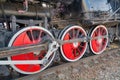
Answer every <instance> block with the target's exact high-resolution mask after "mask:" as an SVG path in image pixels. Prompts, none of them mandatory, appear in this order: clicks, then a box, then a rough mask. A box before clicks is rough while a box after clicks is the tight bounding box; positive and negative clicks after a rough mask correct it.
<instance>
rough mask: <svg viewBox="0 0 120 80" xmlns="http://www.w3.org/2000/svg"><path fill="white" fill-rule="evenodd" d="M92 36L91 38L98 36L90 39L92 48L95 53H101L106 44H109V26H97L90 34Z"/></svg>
mask: <svg viewBox="0 0 120 80" xmlns="http://www.w3.org/2000/svg"><path fill="white" fill-rule="evenodd" d="M102 36H104V37H102ZM105 36H106V37H105ZM90 37H91V38H95V37H98V38H97V39H93V40H92V39H91V40H90V48H91V50H92V52H93V53H94V54H101V53H102V52H103V51H104V50H105V49H106V46H107V44H108V30H107V28H106V27H105V26H103V25H99V26H97V27H95V28H94V29H93V31H92V33H91V34H90Z"/></svg>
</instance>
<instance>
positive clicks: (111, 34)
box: [0, 0, 120, 76]
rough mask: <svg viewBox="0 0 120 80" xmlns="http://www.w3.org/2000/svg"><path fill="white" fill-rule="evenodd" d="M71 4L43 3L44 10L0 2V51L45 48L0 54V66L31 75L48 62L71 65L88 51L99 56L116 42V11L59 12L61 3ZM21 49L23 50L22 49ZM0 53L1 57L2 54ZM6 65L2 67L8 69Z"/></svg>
mask: <svg viewBox="0 0 120 80" xmlns="http://www.w3.org/2000/svg"><path fill="white" fill-rule="evenodd" d="M5 1H6V0H5ZM11 1H12V0H11ZM25 1H26V0H25ZM33 1H34V0H33ZM35 1H36V0H35ZM46 1H47V0H46ZM46 1H43V2H46ZM72 1H73V0H71V2H69V1H68V2H67V3H63V2H61V3H60V2H59V1H58V2H55V3H54V1H53V2H52V3H51V5H48V3H49V2H46V7H43V6H42V4H40V3H39V1H38V2H37V4H36V3H34V4H33V3H31V2H30V5H29V7H28V4H26V3H25V5H24V7H23V6H22V5H23V4H22V2H20V3H16V1H15V3H14V2H13V3H11V2H8V3H6V2H4V1H3V2H1V11H0V16H1V19H0V25H1V26H0V27H1V29H0V43H1V45H0V48H1V50H2V48H4V47H8V48H7V49H5V51H6V53H8V54H9V53H10V51H9V48H10V47H15V48H18V49H19V46H22V47H26V46H30V45H34V46H36V45H41V46H40V47H41V48H43V47H45V48H44V49H40V50H38V49H37V50H33V51H32V49H31V51H29V52H28V51H26V52H25V54H24V53H23V52H20V51H19V50H18V51H17V50H16V54H19V55H15V53H14V54H12V51H11V56H7V55H4V56H3V55H1V57H2V58H3V59H1V61H0V65H10V66H11V67H12V68H13V69H14V70H16V71H17V72H19V73H21V74H35V73H38V72H41V71H43V70H44V69H46V68H47V67H48V66H49V65H50V64H51V63H52V61H53V62H56V61H59V62H60V61H61V60H65V61H69V62H75V61H77V60H79V59H81V58H82V57H83V55H86V54H91V52H92V53H93V54H101V53H102V52H103V51H104V50H105V49H106V47H107V46H109V44H110V43H111V42H113V40H115V39H118V40H119V39H120V35H119V33H120V21H119V19H120V18H119V17H120V16H119V15H118V13H117V11H119V10H116V11H114V12H115V13H114V12H113V13H112V14H111V15H109V14H108V13H107V12H105V11H103V12H102V11H101V12H96V11H93V12H80V11H76V12H75V11H74V10H73V9H68V8H66V9H65V10H60V11H59V9H61V8H65V7H66V6H65V5H62V3H63V4H66V5H67V7H68V6H69V8H71V5H72V6H73V5H74V4H72ZM3 4H4V5H6V6H3ZM9 4H12V6H10V5H9ZM35 4H36V7H35V6H34V5H35ZM55 4H57V5H55ZM60 5H61V6H60ZM13 6H16V7H13ZM21 7H22V8H23V9H22V8H21ZM38 7H39V8H38ZM79 9H80V8H79ZM19 10H20V11H21V12H19ZM76 10H78V9H76ZM78 12H80V13H79V15H78V14H77V13H78ZM115 14H116V15H117V16H116V15H115ZM41 26H44V27H41ZM44 44H45V45H44ZM46 45H47V47H46ZM25 49H26V48H25ZM7 50H8V51H7ZM22 50H23V51H24V48H23V49H21V51H22ZM29 50H30V49H29ZM13 52H14V49H13ZM0 53H1V54H2V51H1V52H0ZM4 57H5V58H4ZM10 66H6V67H7V68H8V69H9V70H11V67H10ZM9 70H7V69H6V72H8V73H10V72H9ZM14 70H13V71H14ZM5 74H6V73H3V75H5ZM5 76H6V75H5Z"/></svg>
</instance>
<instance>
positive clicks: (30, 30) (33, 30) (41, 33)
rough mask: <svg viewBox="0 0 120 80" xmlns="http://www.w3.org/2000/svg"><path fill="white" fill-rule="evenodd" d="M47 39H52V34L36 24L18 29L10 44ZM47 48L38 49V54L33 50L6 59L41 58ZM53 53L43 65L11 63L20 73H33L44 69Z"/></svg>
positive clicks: (38, 41)
mask: <svg viewBox="0 0 120 80" xmlns="http://www.w3.org/2000/svg"><path fill="white" fill-rule="evenodd" d="M46 39H49V40H50V41H52V40H53V36H52V34H51V33H50V32H49V31H48V30H46V29H44V28H42V27H37V26H31V27H26V28H24V29H21V30H20V31H18V32H17V33H16V34H15V35H14V36H13V37H12V39H11V40H10V42H9V45H8V46H9V47H10V46H21V45H28V44H37V43H40V42H41V41H43V40H46ZM47 51H48V50H43V51H38V52H37V53H38V55H36V53H35V52H29V53H25V54H20V55H16V56H12V57H8V60H11V61H14V60H41V59H42V58H43V57H44V56H45V55H46V53H47ZM53 58H54V53H53V54H52V55H51V56H50V58H49V61H48V63H47V64H46V66H45V65H42V64H34V65H32V64H25V65H23V64H21V65H11V66H12V67H13V68H14V69H15V70H16V71H18V72H20V73H22V74H34V73H38V72H40V71H42V70H44V69H45V68H46V67H47V66H48V65H49V64H50V63H51V61H52V60H53Z"/></svg>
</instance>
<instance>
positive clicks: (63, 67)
mask: <svg viewBox="0 0 120 80" xmlns="http://www.w3.org/2000/svg"><path fill="white" fill-rule="evenodd" d="M118 65H120V48H119V44H118V43H117V44H116V43H114V44H112V45H111V47H110V48H107V50H106V51H105V52H104V53H103V54H100V55H93V56H89V57H84V58H82V59H80V60H79V61H77V62H73V63H61V64H60V65H57V66H53V67H51V68H49V69H46V70H45V71H43V72H41V73H38V74H33V75H27V76H24V77H21V78H17V79H15V80H88V79H89V80H93V79H94V80H96V79H95V78H96V77H97V76H98V75H97V74H98V72H99V71H102V70H104V69H106V67H107V66H109V67H110V66H111V67H113V66H118ZM101 69H102V70H101ZM83 76H84V77H83ZM95 76H96V77H95ZM98 77H99V76H98ZM98 80H100V79H98ZM110 80H111V79H110ZM114 80H116V79H114Z"/></svg>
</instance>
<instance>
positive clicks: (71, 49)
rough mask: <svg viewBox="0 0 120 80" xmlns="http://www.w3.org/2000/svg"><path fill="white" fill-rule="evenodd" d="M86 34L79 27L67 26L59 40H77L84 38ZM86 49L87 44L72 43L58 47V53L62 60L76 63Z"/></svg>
mask: <svg viewBox="0 0 120 80" xmlns="http://www.w3.org/2000/svg"><path fill="white" fill-rule="evenodd" d="M86 36H87V34H86V32H85V30H84V29H83V28H82V27H80V26H68V27H67V28H65V29H64V30H63V31H62V32H61V34H60V39H61V40H71V39H77V38H84V37H86ZM86 49H87V42H74V43H66V44H63V45H62V46H61V47H60V52H61V54H62V56H63V58H64V59H65V60H67V61H71V62H73V61H77V60H79V59H80V58H81V57H82V56H83V55H84V53H85V51H86Z"/></svg>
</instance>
